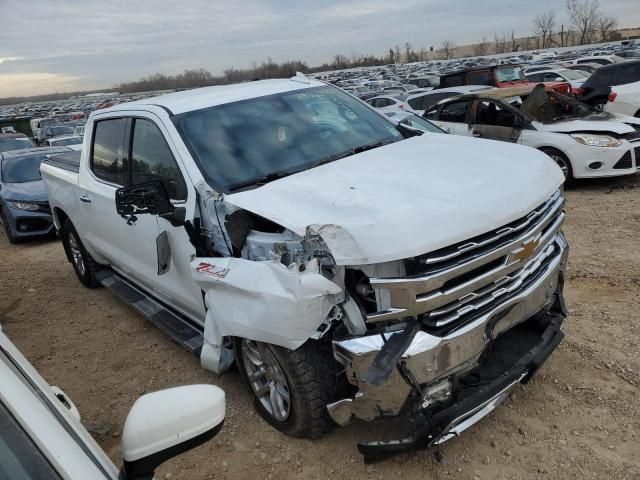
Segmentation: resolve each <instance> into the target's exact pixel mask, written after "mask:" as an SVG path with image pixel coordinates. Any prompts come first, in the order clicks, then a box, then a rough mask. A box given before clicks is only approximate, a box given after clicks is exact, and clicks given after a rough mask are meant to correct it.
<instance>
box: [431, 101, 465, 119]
mask: <svg viewBox="0 0 640 480" xmlns="http://www.w3.org/2000/svg"><path fill="white" fill-rule="evenodd" d="M470 105H471V101H470V100H464V101H461V102H452V103H449V104H447V105H444V106H443V107H442V110H441V111H440V118H439V119H440V120H441V121H443V122H453V123H465V122H466V119H467V112H468V111H469V107H470Z"/></svg>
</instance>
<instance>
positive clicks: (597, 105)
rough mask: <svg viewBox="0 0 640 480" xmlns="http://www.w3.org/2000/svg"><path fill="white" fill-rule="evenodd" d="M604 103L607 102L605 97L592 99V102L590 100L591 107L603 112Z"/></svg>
mask: <svg viewBox="0 0 640 480" xmlns="http://www.w3.org/2000/svg"><path fill="white" fill-rule="evenodd" d="M606 104H607V99H606V98H598V99H596V100H594V101H593V102H591V106H592V107H593V108H595V109H596V110H597V111H599V112H603V111H604V106H605V105H606Z"/></svg>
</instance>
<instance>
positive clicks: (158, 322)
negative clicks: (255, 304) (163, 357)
mask: <svg viewBox="0 0 640 480" xmlns="http://www.w3.org/2000/svg"><path fill="white" fill-rule="evenodd" d="M96 279H97V280H98V282H100V284H102V286H104V287H106V288H108V289H109V290H111V292H112V293H113V294H114V295H115V296H117V297H118V298H120V299H121V300H123V301H124V302H126V303H128V304H129V305H131V306H132V307H133V308H134V310H136V311H137V312H138V313H140V314H141V315H142V316H143V317H145V318H147V319H148V320H150V321H151V323H153V324H154V325H155V326H156V327H158V328H159V329H160V330H162V331H163V332H164V333H166V334H167V335H169V336H170V337H171V338H172V339H173V340H174V341H176V342H178V343H179V344H181V345H184V346H185V347H186V348H187V350H189V351H190V352H192V353H193V354H194V355H195V356H196V357H200V351H201V350H202V343H203V340H204V339H203V331H202V329H201V328H198V327H197V326H196V325H194V324H193V323H192V322H190V321H189V320H187V319H186V318H185V317H182V316H181V315H180V314H179V313H176V312H174V311H171V310H170V309H168V308H167V307H166V306H164V305H162V304H161V303H160V302H158V301H157V300H155V299H153V298H152V297H150V296H149V295H148V294H147V293H146V292H144V291H143V290H141V289H140V288H137V287H136V286H134V285H132V284H131V283H130V282H128V281H127V280H126V279H125V278H123V277H121V276H120V275H118V274H117V273H115V272H114V271H113V270H110V269H109V270H101V271H100V272H98V273H96Z"/></svg>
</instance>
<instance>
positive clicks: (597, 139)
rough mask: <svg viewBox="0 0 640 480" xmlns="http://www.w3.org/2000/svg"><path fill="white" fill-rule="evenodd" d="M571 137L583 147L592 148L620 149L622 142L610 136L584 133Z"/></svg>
mask: <svg viewBox="0 0 640 480" xmlns="http://www.w3.org/2000/svg"><path fill="white" fill-rule="evenodd" d="M571 137H572V138H573V139H574V140H576V141H577V142H580V143H581V144H583V145H589V146H590V147H619V146H620V145H622V142H621V141H620V140H618V139H617V138H613V137H610V136H609V135H587V134H584V133H574V134H573V135H571Z"/></svg>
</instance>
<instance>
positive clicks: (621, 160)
mask: <svg viewBox="0 0 640 480" xmlns="http://www.w3.org/2000/svg"><path fill="white" fill-rule="evenodd" d="M568 155H569V158H570V159H571V165H572V167H573V176H574V177H575V178H599V177H617V176H623V175H632V174H634V173H637V172H639V171H640V142H637V141H635V142H628V141H626V140H624V141H623V142H622V145H620V146H619V147H590V146H588V145H582V144H579V143H578V142H576V144H575V145H573V147H572V148H571V149H570V150H569V151H568Z"/></svg>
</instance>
